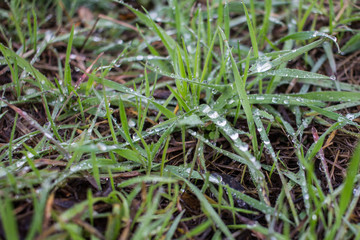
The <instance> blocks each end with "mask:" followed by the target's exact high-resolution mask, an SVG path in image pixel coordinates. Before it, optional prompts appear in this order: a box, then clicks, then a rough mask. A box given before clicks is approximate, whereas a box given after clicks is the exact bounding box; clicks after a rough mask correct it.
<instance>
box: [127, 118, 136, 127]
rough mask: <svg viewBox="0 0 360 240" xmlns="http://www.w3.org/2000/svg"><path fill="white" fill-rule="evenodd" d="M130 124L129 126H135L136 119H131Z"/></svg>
mask: <svg viewBox="0 0 360 240" xmlns="http://www.w3.org/2000/svg"><path fill="white" fill-rule="evenodd" d="M128 125H129V127H135V125H136V123H135V122H134V120H132V119H129V121H128Z"/></svg>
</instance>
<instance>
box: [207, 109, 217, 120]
mask: <svg viewBox="0 0 360 240" xmlns="http://www.w3.org/2000/svg"><path fill="white" fill-rule="evenodd" d="M209 117H210V118H212V119H214V118H218V117H219V114H218V113H217V112H216V111H212V112H211V113H209Z"/></svg>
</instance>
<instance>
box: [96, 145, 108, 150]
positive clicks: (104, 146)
mask: <svg viewBox="0 0 360 240" xmlns="http://www.w3.org/2000/svg"><path fill="white" fill-rule="evenodd" d="M96 147H97V148H98V149H99V150H100V151H106V149H107V147H106V145H105V144H103V143H97V144H96Z"/></svg>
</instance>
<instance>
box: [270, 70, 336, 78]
mask: <svg viewBox="0 0 360 240" xmlns="http://www.w3.org/2000/svg"><path fill="white" fill-rule="evenodd" d="M263 75H264V76H280V77H289V78H308V79H312V80H318V79H331V78H330V77H328V76H325V75H322V74H319V73H313V72H308V71H303V70H299V69H291V68H280V69H278V70H272V71H267V72H264V73H263Z"/></svg>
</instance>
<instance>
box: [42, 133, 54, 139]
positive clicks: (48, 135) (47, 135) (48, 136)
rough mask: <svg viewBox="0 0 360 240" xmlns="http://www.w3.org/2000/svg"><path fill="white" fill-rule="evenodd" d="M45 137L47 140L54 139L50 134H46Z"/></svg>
mask: <svg viewBox="0 0 360 240" xmlns="http://www.w3.org/2000/svg"><path fill="white" fill-rule="evenodd" d="M44 135H45V137H46V138H49V139H51V138H53V136H52V134H50V133H44Z"/></svg>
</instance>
